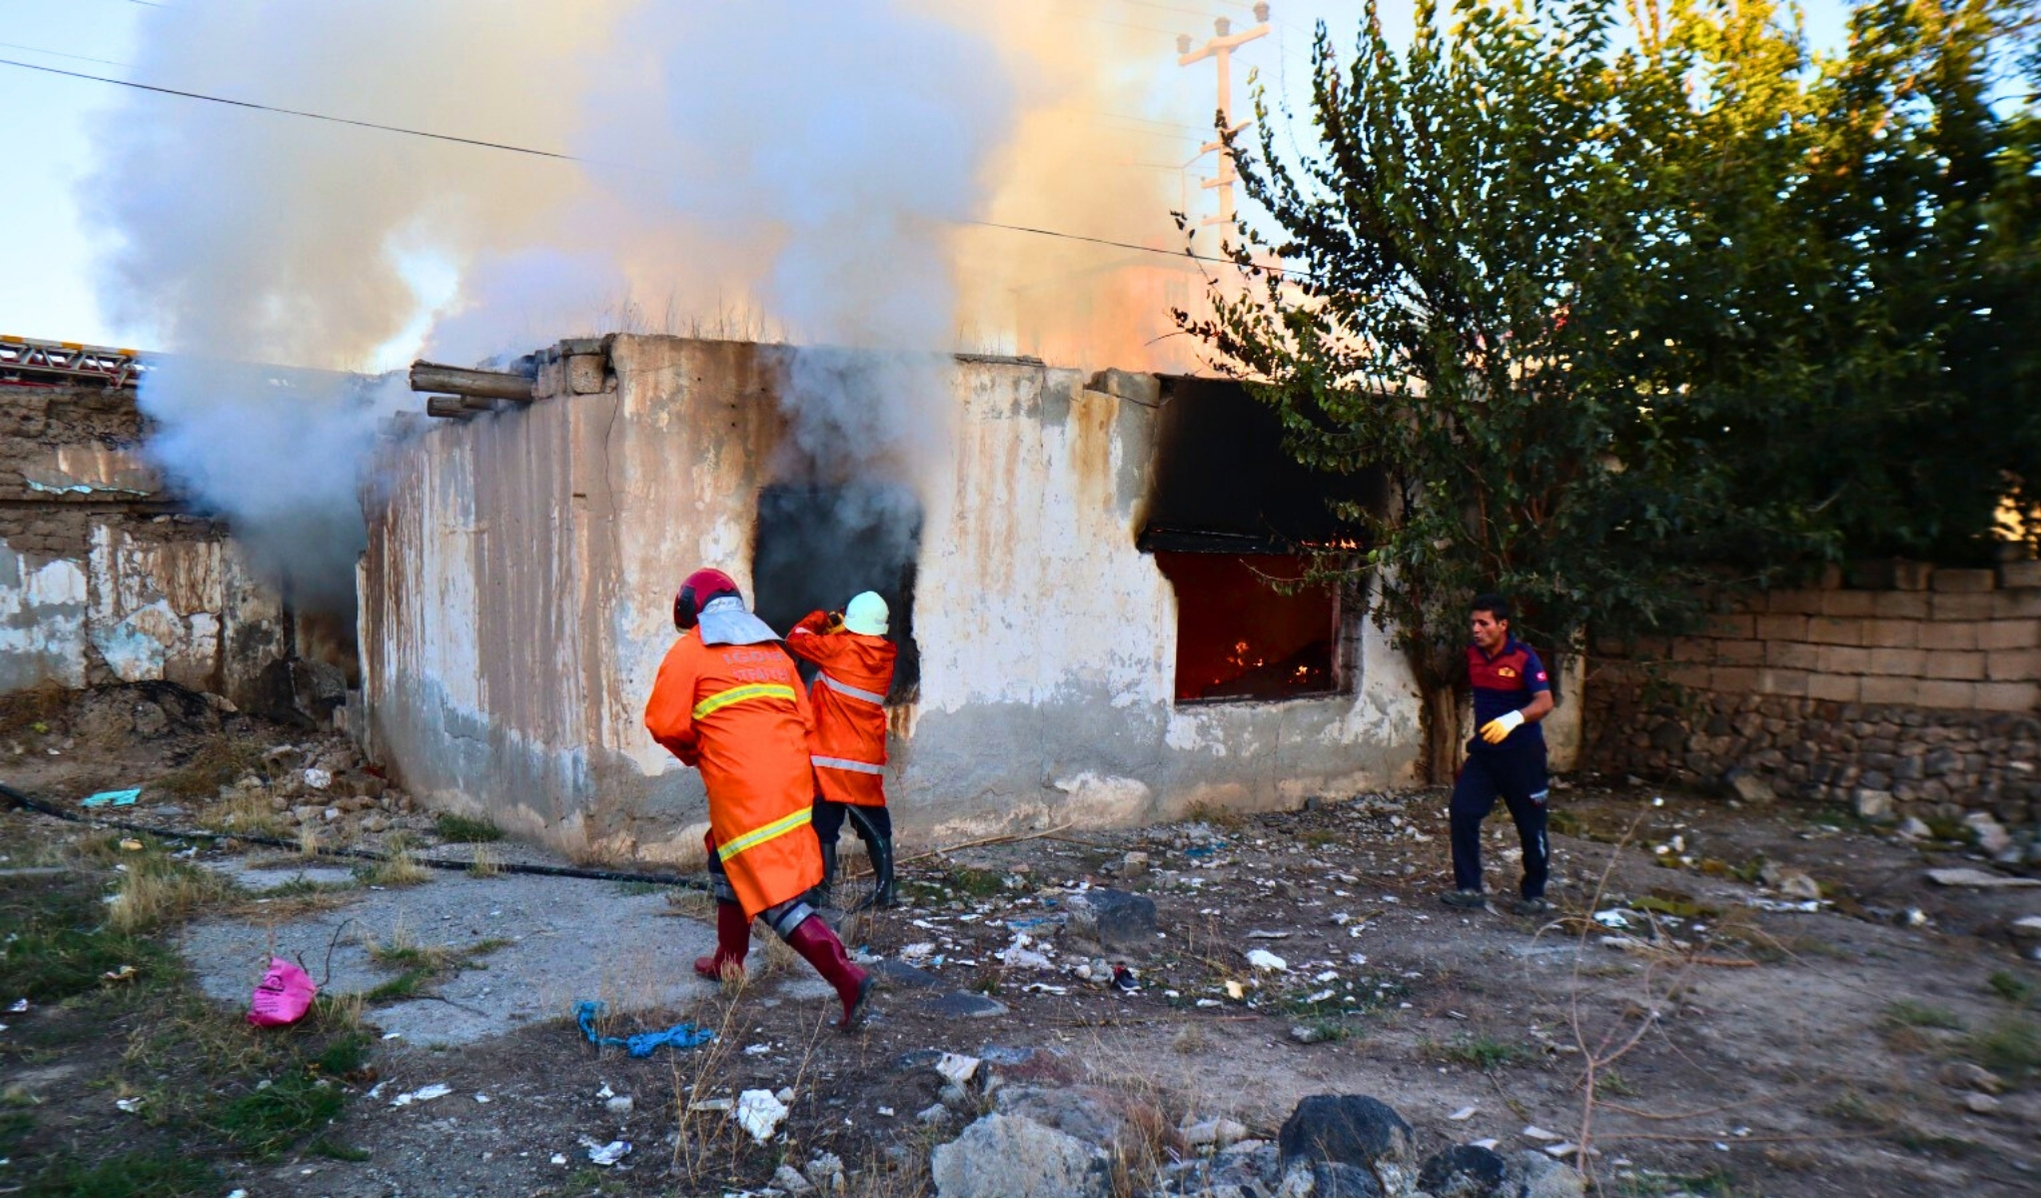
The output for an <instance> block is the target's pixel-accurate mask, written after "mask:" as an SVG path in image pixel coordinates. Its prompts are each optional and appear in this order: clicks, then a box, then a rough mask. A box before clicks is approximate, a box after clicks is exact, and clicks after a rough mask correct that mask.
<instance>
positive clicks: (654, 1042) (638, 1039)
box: [574, 999, 716, 1057]
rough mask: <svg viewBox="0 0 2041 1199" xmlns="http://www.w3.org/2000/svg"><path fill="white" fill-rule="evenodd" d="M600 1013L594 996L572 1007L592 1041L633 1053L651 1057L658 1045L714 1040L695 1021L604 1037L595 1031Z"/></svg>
mask: <svg viewBox="0 0 2041 1199" xmlns="http://www.w3.org/2000/svg"><path fill="white" fill-rule="evenodd" d="M600 1015H602V1004H601V1003H599V1002H597V1001H595V1000H593V999H584V1000H582V1001H581V1002H580V1004H579V1005H577V1006H576V1007H575V1009H574V1022H575V1023H576V1024H579V1025H580V1026H581V1031H582V1032H583V1033H585V1034H587V1036H588V1043H589V1044H591V1045H600V1046H610V1045H620V1046H622V1047H623V1048H624V1051H625V1052H627V1053H629V1054H630V1055H631V1056H632V1057H651V1056H652V1051H653V1050H655V1049H657V1048H659V1047H660V1046H661V1045H671V1046H673V1047H674V1048H675V1049H693V1048H694V1047H695V1046H697V1045H701V1044H705V1043H706V1042H709V1041H713V1040H715V1038H716V1034H715V1033H714V1032H712V1031H710V1030H709V1029H706V1028H703V1027H701V1026H700V1025H697V1024H687V1023H681V1024H676V1025H674V1026H673V1027H672V1028H669V1029H667V1030H665V1031H664V1032H638V1033H632V1034H631V1035H630V1036H628V1037H606V1036H604V1035H602V1034H601V1033H599V1032H597V1031H595V1018H596V1017H597V1016H600Z"/></svg>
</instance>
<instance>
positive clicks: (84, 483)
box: [0, 385, 352, 710]
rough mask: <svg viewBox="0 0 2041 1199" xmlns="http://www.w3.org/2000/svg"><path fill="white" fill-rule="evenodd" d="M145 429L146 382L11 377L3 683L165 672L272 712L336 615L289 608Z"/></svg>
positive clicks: (2, 495) (1, 507) (91, 681)
mask: <svg viewBox="0 0 2041 1199" xmlns="http://www.w3.org/2000/svg"><path fill="white" fill-rule="evenodd" d="M143 435H144V422H143V418H142V415H141V413H140V412H139V411H138V410H137V408H136V403H135V392H134V391H133V390H132V389H114V388H105V387H101V386H98V385H90V386H76V387H37V386H0V693H6V692H11V691H19V690H24V689H27V688H31V687H36V686H45V685H52V684H54V685H57V686H62V687H69V688H79V687H88V686H96V685H100V684H106V683H118V682H127V683H133V682H141V681H144V680H159V679H160V680H166V681H169V682H174V683H178V684H181V685H183V686H186V687H190V688H192V689H193V690H199V691H210V692H214V693H216V694H220V695H224V696H226V697H227V698H229V699H230V700H232V701H233V702H234V703H236V704H240V705H243V706H252V707H255V708H256V709H258V710H265V709H266V708H268V707H270V706H273V705H272V704H270V703H269V702H268V701H270V700H273V699H274V698H275V695H274V694H273V693H274V692H276V691H278V690H279V689H281V690H283V691H290V690H293V688H291V687H290V686H288V684H289V683H290V682H291V680H290V678H289V677H288V676H289V675H290V673H291V670H290V668H289V667H288V666H287V665H286V666H284V667H281V668H279V667H278V666H277V664H278V663H286V662H288V661H290V660H295V659H299V658H300V657H301V656H305V657H309V656H310V653H309V651H307V652H306V653H305V654H303V655H301V653H300V649H301V645H303V644H307V643H309V642H310V641H317V642H319V643H320V644H321V645H326V644H327V643H329V642H332V641H333V638H331V637H330V636H329V635H327V626H328V623H330V622H306V621H302V620H300V619H298V618H296V617H295V616H294V615H293V614H291V613H289V612H287V610H286V608H285V606H284V604H283V603H282V601H281V599H280V598H279V596H278V595H277V592H276V590H275V589H274V588H273V587H270V586H269V585H267V584H266V583H265V582H264V581H263V580H262V579H261V578H259V577H258V576H257V575H256V573H255V572H254V571H253V570H252V569H251V568H250V567H249V565H248V562H247V560H246V559H245V557H244V556H243V554H242V553H241V551H240V548H239V546H238V545H236V544H235V542H234V541H233V539H232V538H231V537H230V536H229V534H228V531H227V529H226V527H225V526H224V525H223V524H221V523H220V522H218V521H215V520H212V519H209V518H207V517H205V516H200V515H193V514H191V513H190V512H188V511H187V510H186V509H187V506H186V505H185V504H184V502H183V501H182V500H181V498H180V497H179V496H177V495H175V494H173V493H172V492H171V491H170V489H169V488H168V487H166V486H165V484H164V483H163V481H162V480H161V479H159V478H158V477H157V476H156V474H155V473H154V472H153V471H152V470H151V469H150V468H149V467H148V465H147V464H146V463H145V462H144V461H143V460H142V458H141V454H140V446H141V443H142V439H143ZM337 648H339V649H340V650H342V651H343V652H344V654H346V655H351V652H352V649H351V645H349V646H344V647H337ZM327 656H328V657H333V656H335V655H334V654H333V653H331V652H329V653H328V654H327ZM297 673H298V674H304V673H305V671H303V670H300V671H298V672H297ZM319 673H321V674H322V675H327V674H338V673H342V672H341V671H340V670H334V671H330V672H329V671H323V670H322V671H320V672H319ZM297 682H298V683H300V684H302V683H303V682H304V680H303V679H299V680H297ZM280 684H281V686H280ZM298 689H302V687H300V688H298ZM329 690H331V688H329ZM343 697H344V689H343V690H342V691H341V692H340V693H338V694H337V695H335V696H334V697H333V698H335V699H336V701H337V699H339V698H343Z"/></svg>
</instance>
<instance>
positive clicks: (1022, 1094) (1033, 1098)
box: [993, 1084, 1161, 1151]
mask: <svg viewBox="0 0 2041 1199" xmlns="http://www.w3.org/2000/svg"><path fill="white" fill-rule="evenodd" d="M993 1106H994V1107H995V1108H996V1109H997V1110H999V1111H1001V1112H1004V1113H1006V1114H1007V1115H1009V1116H1020V1117H1023V1118H1025V1119H1028V1120H1033V1121H1034V1122H1035V1123H1037V1124H1040V1125H1041V1126H1043V1127H1044V1128H1053V1129H1055V1130H1056V1131H1057V1132H1062V1133H1068V1134H1069V1135H1071V1136H1073V1137H1076V1138H1077V1139H1078V1140H1080V1141H1083V1142H1085V1143H1086V1144H1088V1145H1098V1146H1101V1147H1104V1148H1108V1149H1110V1148H1114V1147H1119V1148H1123V1149H1127V1150H1129V1151H1131V1150H1132V1149H1133V1148H1134V1140H1135V1137H1136V1130H1138V1129H1140V1128H1146V1127H1154V1126H1156V1125H1158V1124H1159V1123H1160V1122H1161V1115H1160V1113H1157V1112H1155V1111H1153V1110H1152V1109H1146V1110H1137V1109H1142V1108H1143V1105H1142V1104H1141V1102H1140V1101H1139V1100H1137V1099H1133V1098H1131V1097H1129V1096H1127V1095H1125V1094H1123V1093H1121V1092H1117V1091H1108V1090H1105V1089H1103V1088H1101V1087H1091V1086H1061V1087H1035V1086H1023V1085H1020V1084H1010V1085H1007V1086H1002V1087H1000V1088H999V1090H998V1091H997V1092H995V1093H994V1095H993Z"/></svg>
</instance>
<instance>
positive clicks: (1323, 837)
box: [1297, 828, 1344, 849]
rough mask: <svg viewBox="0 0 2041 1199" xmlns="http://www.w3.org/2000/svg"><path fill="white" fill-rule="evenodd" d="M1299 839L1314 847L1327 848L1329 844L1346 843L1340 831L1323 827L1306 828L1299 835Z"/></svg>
mask: <svg viewBox="0 0 2041 1199" xmlns="http://www.w3.org/2000/svg"><path fill="white" fill-rule="evenodd" d="M1297 840H1299V841H1301V842H1303V843H1304V844H1305V845H1308V846H1310V847H1311V848H1313V849H1325V848H1327V847H1329V846H1333V845H1341V844H1344V840H1343V838H1341V837H1340V835H1339V834H1338V833H1336V832H1333V831H1332V830H1330V829H1322V828H1314V829H1306V830H1305V831H1304V832H1303V833H1301V834H1299V835H1298V837H1297Z"/></svg>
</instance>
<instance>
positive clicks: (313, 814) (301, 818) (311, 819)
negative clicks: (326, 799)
mask: <svg viewBox="0 0 2041 1199" xmlns="http://www.w3.org/2000/svg"><path fill="white" fill-rule="evenodd" d="M325 811H326V809H324V808H322V807H320V806H319V805H318V804H300V805H299V806H297V807H295V808H292V809H291V822H292V823H294V824H317V823H319V819H320V817H321V816H322V815H323V814H324V813H325Z"/></svg>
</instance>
